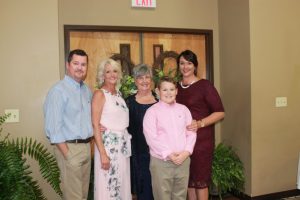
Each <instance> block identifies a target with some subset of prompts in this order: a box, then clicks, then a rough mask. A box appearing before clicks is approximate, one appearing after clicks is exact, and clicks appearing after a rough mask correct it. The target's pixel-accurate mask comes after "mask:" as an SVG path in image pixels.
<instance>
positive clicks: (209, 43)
mask: <svg viewBox="0 0 300 200" xmlns="http://www.w3.org/2000/svg"><path fill="white" fill-rule="evenodd" d="M71 31H82V32H91V31H93V32H97V31H98V32H104V31H107V32H138V33H141V32H142V33H174V34H176V33H177V34H200V35H204V36H205V47H206V49H205V54H206V58H205V59H206V78H207V79H208V80H210V81H211V82H212V83H213V82H214V79H213V74H214V73H213V72H214V70H213V64H214V63H213V31H212V30H208V29H179V28H159V27H133V26H90V25H64V46H65V47H64V48H65V49H64V51H65V57H66V56H67V55H68V54H69V51H70V32H71Z"/></svg>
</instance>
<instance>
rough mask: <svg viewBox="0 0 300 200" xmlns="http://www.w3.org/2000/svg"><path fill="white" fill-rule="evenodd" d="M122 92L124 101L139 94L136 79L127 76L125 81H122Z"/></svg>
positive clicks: (124, 78)
mask: <svg viewBox="0 0 300 200" xmlns="http://www.w3.org/2000/svg"><path fill="white" fill-rule="evenodd" d="M120 92H121V93H122V96H123V98H124V99H126V98H127V97H128V96H130V95H132V94H135V93H136V92H137V88H136V85H135V83H134V78H133V77H132V76H130V75H125V76H124V77H123V79H122V80H121V87H120Z"/></svg>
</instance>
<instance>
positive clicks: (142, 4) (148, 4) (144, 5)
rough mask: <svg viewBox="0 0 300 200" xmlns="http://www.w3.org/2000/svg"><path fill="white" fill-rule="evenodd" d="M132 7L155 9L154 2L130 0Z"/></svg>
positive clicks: (152, 0)
mask: <svg viewBox="0 0 300 200" xmlns="http://www.w3.org/2000/svg"><path fill="white" fill-rule="evenodd" d="M131 6H132V7H139V8H156V0H131Z"/></svg>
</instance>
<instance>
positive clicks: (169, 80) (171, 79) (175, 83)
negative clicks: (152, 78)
mask: <svg viewBox="0 0 300 200" xmlns="http://www.w3.org/2000/svg"><path fill="white" fill-rule="evenodd" d="M163 82H169V83H173V84H174V85H175V87H176V88H177V81H176V80H175V79H174V78H172V77H170V76H163V77H161V78H160V79H159V80H158V82H157V88H158V89H160V87H161V84H162V83H163Z"/></svg>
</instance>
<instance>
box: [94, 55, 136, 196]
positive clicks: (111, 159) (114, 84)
mask: <svg viewBox="0 0 300 200" xmlns="http://www.w3.org/2000/svg"><path fill="white" fill-rule="evenodd" d="M121 78H122V73H121V66H120V64H119V63H118V62H116V61H114V60H112V59H106V60H104V61H102V62H101V63H100V65H99V66H98V71H97V82H98V84H99V86H100V89H99V90H96V91H95V92H94V95H93V100H92V123H93V129H94V138H95V155H94V156H95V157H94V173H95V180H94V181H95V182H94V199H95V200H131V199H132V197H131V189H130V159H129V157H130V155H131V144H130V139H131V136H130V135H129V134H128V132H127V127H128V124H129V112H128V108H127V106H126V103H125V101H124V100H123V98H122V97H121V94H120V92H119V91H118V89H117V88H118V85H119V84H120V80H121ZM99 123H100V124H101V125H102V126H103V127H105V128H106V130H105V131H104V132H101V130H100V124H99Z"/></svg>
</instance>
